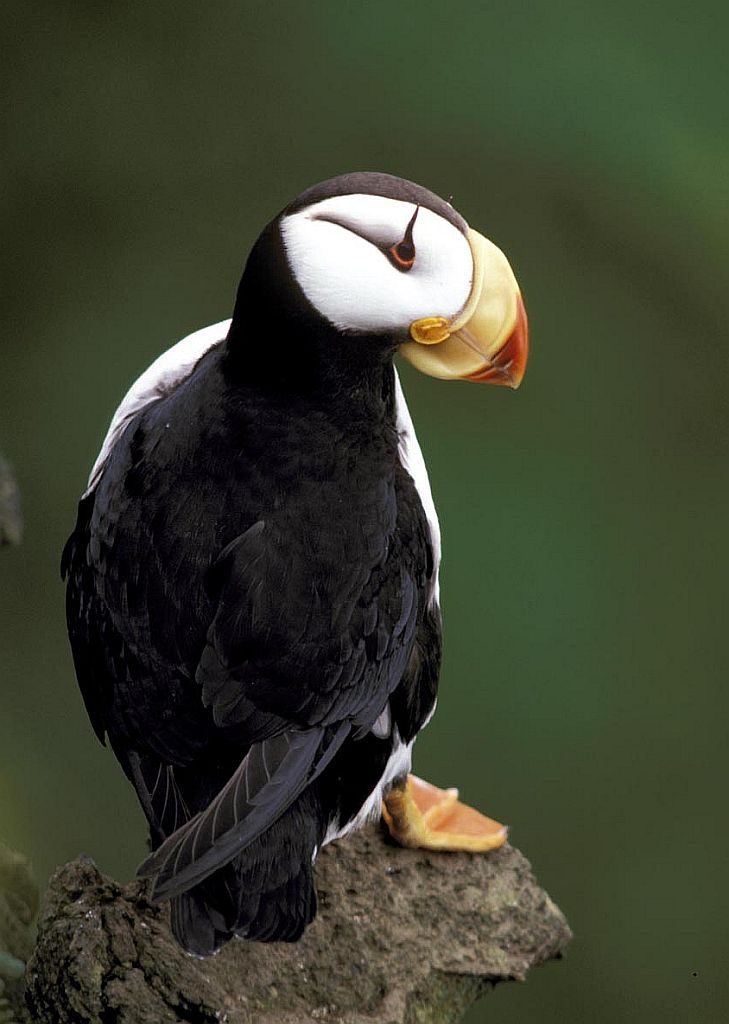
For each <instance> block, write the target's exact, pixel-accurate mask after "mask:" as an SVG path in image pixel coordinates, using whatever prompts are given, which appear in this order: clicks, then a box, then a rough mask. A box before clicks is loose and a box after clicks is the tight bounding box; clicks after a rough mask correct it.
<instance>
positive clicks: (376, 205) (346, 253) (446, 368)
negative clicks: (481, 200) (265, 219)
mask: <svg viewBox="0 0 729 1024" xmlns="http://www.w3.org/2000/svg"><path fill="white" fill-rule="evenodd" d="M277 224H278V229H279V231H280V238H281V241H282V243H283V250H284V253H285V258H286V261H287V262H288V265H289V269H290V271H291V274H292V275H293V277H294V279H295V281H296V283H297V284H298V286H299V288H300V289H301V291H302V292H303V294H304V296H305V298H306V299H307V301H308V303H309V304H310V306H311V307H313V310H314V311H315V312H316V314H318V316H320V317H321V318H322V319H323V320H324V321H326V322H327V323H328V324H329V325H331V326H332V327H334V328H335V329H336V330H337V331H338V332H340V333H342V334H346V335H350V336H352V335H355V336H356V335H361V336H362V342H363V344H366V343H367V342H366V339H368V338H369V339H373V338H378V337H379V338H383V339H385V340H387V341H388V343H390V344H393V343H394V344H395V345H397V346H399V349H400V351H401V352H402V354H403V355H404V356H405V358H406V359H408V360H409V361H410V362H411V363H412V364H413V365H414V366H416V367H417V368H418V369H419V370H421V371H423V372H424V373H427V374H429V375H430V376H432V377H440V378H442V379H444V380H453V379H466V380H473V381H483V382H488V383H492V384H506V385H508V386H510V387H513V388H516V387H518V386H519V384H520V383H521V379H522V377H523V376H524V369H525V366H526V360H527V351H528V341H527V339H528V334H527V319H526V313H525V310H524V304H523V302H522V299H521V295H520V292H519V286H518V285H517V283H516V278H515V277H514V274H513V272H512V270H511V267H510V266H509V263H508V261H507V259H506V257H505V256H504V254H503V253H502V252H501V250H500V249H499V248H497V246H495V245H494V244H493V242H489V241H488V240H487V239H486V238H484V237H483V236H482V235H480V234H479V233H478V232H477V231H474V230H473V229H472V228H469V226H468V225H467V224H466V222H465V220H464V219H463V218H462V217H461V216H460V215H459V214H458V213H456V211H455V210H454V209H453V208H452V207H451V206H450V205H449V204H448V203H446V202H445V201H444V200H443V199H440V198H439V197H438V196H436V195H434V194H433V193H432V192H429V191H428V190H427V189H425V188H422V187H421V186H420V185H415V184H413V183H412V182H410V181H405V180H403V179H402V178H396V177H393V176H392V175H389V174H376V173H357V174H346V175H342V176H341V177H338V178H331V179H329V180H328V181H324V182H321V183H320V184H319V185H315V186H314V187H313V188H310V189H308V190H307V191H306V192H303V193H302V194H301V195H300V196H299V197H298V198H297V199H296V200H294V202H293V203H291V204H290V206H288V207H287V208H286V209H285V210H284V211H283V213H282V214H281V216H280V217H279V218H278V219H277Z"/></svg>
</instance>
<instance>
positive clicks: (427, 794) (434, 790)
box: [382, 775, 507, 853]
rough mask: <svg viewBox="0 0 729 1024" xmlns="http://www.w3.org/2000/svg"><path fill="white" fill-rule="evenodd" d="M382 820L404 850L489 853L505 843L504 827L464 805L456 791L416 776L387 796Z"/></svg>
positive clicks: (383, 806) (383, 805) (505, 831)
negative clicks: (415, 848) (419, 848)
mask: <svg viewBox="0 0 729 1024" xmlns="http://www.w3.org/2000/svg"><path fill="white" fill-rule="evenodd" d="M382 816H383V818H384V819H385V823H386V824H387V827H388V829H389V831H390V835H391V836H392V838H393V839H394V840H395V841H396V842H397V843H399V844H400V845H401V846H408V847H422V848H423V849H426V850H452V851H456V850H467V851H470V852H471V853H486V852H487V851H488V850H496V849H498V847H499V846H503V844H504V843H505V842H506V836H507V828H506V826H505V825H501V824H500V823H499V822H498V821H494V820H493V818H487V817H486V816H485V815H484V814H481V813H480V811H477V810H475V809H474V808H473V807H468V806H467V805H466V804H462V803H461V802H460V800H459V799H458V790H457V789H438V787H437V786H433V785H431V783H429V782H425V781H424V780H423V779H419V778H418V777H417V775H408V777H407V780H406V782H405V786H404V787H403V788H396V789H393V790H391V791H390V793H388V795H387V796H386V797H385V799H384V801H383V804H382Z"/></svg>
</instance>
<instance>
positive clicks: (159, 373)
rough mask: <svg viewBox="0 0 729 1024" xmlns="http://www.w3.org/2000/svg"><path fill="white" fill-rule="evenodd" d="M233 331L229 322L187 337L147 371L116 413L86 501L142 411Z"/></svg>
mask: <svg viewBox="0 0 729 1024" xmlns="http://www.w3.org/2000/svg"><path fill="white" fill-rule="evenodd" d="M229 327H230V320H221V321H220V323H217V324H211V325H210V327H203V328H202V330H199V331H195V333H194V334H188V335H187V337H186V338H183V339H182V341H178V342H177V344H176V345H173V346H172V348H168V349H167V351H166V352H163V353H162V355H161V356H159V357H158V358H157V359H155V361H154V362H153V363H152V365H151V366H150V367H148V369H146V370H145V371H144V373H143V374H142V376H141V377H139V378H138V379H137V380H136V381H135V382H134V384H132V386H131V387H130V388H129V390H128V391H127V393H126V395H125V396H124V398H123V400H122V403H121V405H120V406H119V408H118V409H117V410H116V412H115V413H114V415H113V417H112V420H111V423H110V424H109V429H108V430H107V432H106V437H105V438H104V443H103V444H102V446H101V451H100V452H99V454H98V456H97V457H96V462H95V463H94V465H93V468H92V470H91V474H90V476H89V482H88V485H87V487H86V490H85V492H84V497H85V496H86V495H87V494H88V493H89V492H90V491H93V489H94V487H96V485H97V484H98V482H99V480H100V479H101V474H102V473H103V471H104V466H105V465H106V463H107V460H108V458H109V456H110V455H111V451H112V449H113V447H114V445H115V444H116V442H117V441H118V440H119V438H120V437H121V435H122V433H123V432H124V429H125V427H126V426H127V424H128V423H129V421H130V420H131V418H132V416H134V415H136V413H138V412H139V411H140V409H144V407H145V406H147V405H149V404H150V403H151V402H154V401H155V399H157V398H161V397H162V396H163V395H166V394H169V393H170V391H173V390H174V389H175V388H176V387H177V386H178V385H179V384H181V383H182V381H183V380H185V379H186V378H187V377H189V376H190V374H191V373H192V371H193V369H194V367H195V364H196V363H197V361H198V360H199V359H200V358H201V357H202V356H204V355H205V353H206V352H207V351H208V349H211V348H212V347H213V346H214V345H218V344H220V342H222V341H224V340H225V337H226V335H227V333H228V328H229Z"/></svg>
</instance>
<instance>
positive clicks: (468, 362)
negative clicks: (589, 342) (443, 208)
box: [400, 229, 529, 388]
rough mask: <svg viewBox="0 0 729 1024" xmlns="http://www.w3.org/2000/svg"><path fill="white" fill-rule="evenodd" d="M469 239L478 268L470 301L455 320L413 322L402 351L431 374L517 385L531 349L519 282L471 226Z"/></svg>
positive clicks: (498, 253)
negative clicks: (409, 338) (410, 339)
mask: <svg viewBox="0 0 729 1024" xmlns="http://www.w3.org/2000/svg"><path fill="white" fill-rule="evenodd" d="M466 237H467V238H468V244H469V245H470V246H471V252H472V253H473V270H474V273H473V287H472V288H471V294H470V295H469V297H468V301H467V302H466V305H465V306H464V307H463V309H462V310H461V311H460V313H458V314H457V316H455V317H453V318H452V319H451V320H448V319H446V318H445V317H442V316H432V317H425V318H424V319H422V320H415V321H414V322H413V323H412V324H411V325H410V337H411V338H412V339H413V340H412V341H408V342H406V343H405V344H404V345H402V346H401V348H400V351H401V352H402V354H403V355H404V356H405V358H406V359H407V360H408V361H409V362H411V363H412V364H413V366H415V367H416V368H417V369H418V370H421V371H422V372H423V373H427V374H429V375H430V376H431V377H440V378H441V380H474V381H479V382H483V383H487V384H504V385H506V386H508V387H511V388H518V387H519V385H520V384H521V380H522V377H523V376H524V371H525V369H526V362H527V355H528V352H529V332H528V329H527V315H526V310H525V309H524V303H523V302H522V298H521V294H520V292H519V285H518V284H517V283H516V278H515V277H514V272H513V271H512V269H511V267H510V266H509V261H508V260H507V259H506V256H504V254H503V252H502V251H501V249H499V248H498V247H497V246H495V245H494V244H493V242H489V241H488V239H486V238H484V237H483V235H480V234H479V233H478V232H477V231H473V230H472V229H469V231H468V234H467V236H466Z"/></svg>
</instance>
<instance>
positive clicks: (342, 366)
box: [223, 221, 396, 430]
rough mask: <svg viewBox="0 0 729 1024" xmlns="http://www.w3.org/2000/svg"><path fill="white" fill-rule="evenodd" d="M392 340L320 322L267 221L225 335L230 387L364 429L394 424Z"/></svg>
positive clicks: (276, 230) (278, 236) (274, 226)
mask: <svg viewBox="0 0 729 1024" xmlns="http://www.w3.org/2000/svg"><path fill="white" fill-rule="evenodd" d="M395 348H396V345H395V343H394V342H393V343H392V344H389V343H388V341H387V340H384V341H383V339H382V338H368V337H366V336H362V335H347V334H343V333H340V332H339V331H338V330H336V329H335V328H334V327H333V326H331V325H330V324H328V323H326V321H324V320H323V319H322V317H321V316H320V315H319V314H318V313H317V312H316V310H314V308H313V307H312V306H311V304H310V303H309V302H308V300H307V299H306V297H305V296H304V294H303V292H302V291H301V289H300V288H299V286H298V284H297V282H296V281H295V279H294V277H293V275H292V273H291V270H290V268H289V265H288V261H287V260H286V256H285V252H284V249H283V242H282V240H281V234H280V230H279V228H278V222H277V221H274V222H272V224H270V225H269V226H268V227H267V228H266V230H265V231H264V232H263V234H262V235H261V237H260V238H259V240H258V242H257V243H256V245H255V246H254V248H253V250H252V252H251V255H250V257H249V259H248V263H247V264H246V268H245V271H244V273H243V277H242V279H241V282H240V286H239V288H238V295H237V298H236V303H235V309H234V312H233V319H232V323H231V326H230V330H229V333H228V337H227V339H226V342H225V352H224V360H223V365H224V372H225V376H226V378H227V380H228V383H229V385H230V386H231V387H233V388H238V387H240V388H244V389H254V390H256V391H257V392H259V393H263V394H265V395H267V396H269V397H270V398H271V399H272V400H275V401H288V402H291V403H292V404H296V405H301V404H304V405H314V406H316V407H317V408H320V409H322V410H329V411H331V413H332V414H333V415H335V416H336V417H337V418H341V417H346V419H347V421H348V422H350V423H352V424H354V423H357V422H360V423H362V425H363V426H365V425H366V429H369V430H371V429H372V427H373V426H375V425H376V424H382V425H383V426H384V425H385V424H391V425H394V421H395V386H394V369H393V364H392V358H393V354H394V351H395Z"/></svg>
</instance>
